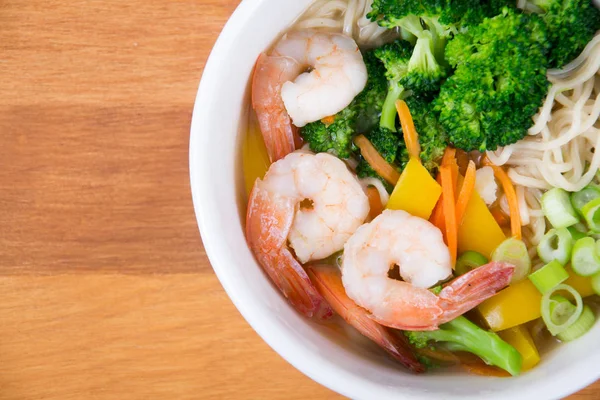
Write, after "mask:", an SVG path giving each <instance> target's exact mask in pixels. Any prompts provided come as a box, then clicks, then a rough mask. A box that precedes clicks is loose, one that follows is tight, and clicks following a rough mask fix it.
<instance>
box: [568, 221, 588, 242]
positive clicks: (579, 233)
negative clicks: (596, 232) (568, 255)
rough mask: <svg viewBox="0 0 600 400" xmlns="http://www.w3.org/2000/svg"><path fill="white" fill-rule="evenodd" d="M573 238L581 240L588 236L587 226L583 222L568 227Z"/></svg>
mask: <svg viewBox="0 0 600 400" xmlns="http://www.w3.org/2000/svg"><path fill="white" fill-rule="evenodd" d="M567 229H568V230H569V233H570V234H571V237H572V238H573V240H579V239H581V238H584V237H586V236H587V233H586V232H587V227H586V226H585V225H583V224H582V223H578V224H575V225H573V226H570V227H568V228H567Z"/></svg>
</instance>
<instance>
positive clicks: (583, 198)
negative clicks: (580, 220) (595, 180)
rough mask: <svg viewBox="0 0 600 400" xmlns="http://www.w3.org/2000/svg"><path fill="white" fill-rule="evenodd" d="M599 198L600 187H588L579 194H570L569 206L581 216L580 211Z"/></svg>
mask: <svg viewBox="0 0 600 400" xmlns="http://www.w3.org/2000/svg"><path fill="white" fill-rule="evenodd" d="M598 198H600V187H599V186H596V185H588V186H586V187H584V188H583V189H581V190H580V191H579V192H575V193H571V205H572V206H573V208H574V209H575V211H577V212H578V213H580V214H581V215H582V216H583V212H582V211H581V209H582V208H583V206H585V205H586V204H588V203H589V202H590V201H592V200H595V199H598Z"/></svg>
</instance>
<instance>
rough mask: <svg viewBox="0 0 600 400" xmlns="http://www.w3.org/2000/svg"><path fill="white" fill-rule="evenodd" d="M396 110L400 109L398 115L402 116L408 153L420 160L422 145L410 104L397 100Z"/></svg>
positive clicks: (403, 132) (401, 122)
mask: <svg viewBox="0 0 600 400" xmlns="http://www.w3.org/2000/svg"><path fill="white" fill-rule="evenodd" d="M396 110H397V111H398V117H400V125H402V134H403V135H404V143H406V149H407V150H408V154H409V155H410V157H411V158H417V159H419V160H420V159H421V145H420V144H419V136H418V135H417V130H416V129H415V123H414V122H413V119H412V115H410V110H409V109H408V105H406V102H405V101H404V100H396Z"/></svg>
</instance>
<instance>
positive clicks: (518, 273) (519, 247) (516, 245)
mask: <svg viewBox="0 0 600 400" xmlns="http://www.w3.org/2000/svg"><path fill="white" fill-rule="evenodd" d="M492 260H493V261H503V262H506V263H509V264H513V265H514V266H515V271H514V272H513V276H512V279H511V283H514V282H518V281H520V280H523V279H525V277H526V276H527V275H529V271H531V259H530V258H529V253H527V246H526V245H525V243H523V241H522V240H519V239H515V238H509V239H506V240H505V241H504V242H502V243H500V245H499V246H498V247H496V250H494V253H492Z"/></svg>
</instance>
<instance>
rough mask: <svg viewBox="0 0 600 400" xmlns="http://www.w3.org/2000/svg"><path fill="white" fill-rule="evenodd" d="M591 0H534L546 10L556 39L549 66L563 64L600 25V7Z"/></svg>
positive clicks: (534, 2) (549, 33) (553, 38)
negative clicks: (595, 5)
mask: <svg viewBox="0 0 600 400" xmlns="http://www.w3.org/2000/svg"><path fill="white" fill-rule="evenodd" d="M591 3H592V2H591V1H590V0H533V4H535V5H537V6H538V7H540V8H541V9H542V10H543V14H541V16H542V18H543V19H544V21H545V22H546V25H547V26H548V36H549V39H550V42H551V43H552V50H551V51H550V55H549V57H548V58H549V61H550V64H549V66H550V67H551V68H561V67H562V66H564V65H565V64H567V63H568V62H569V61H571V60H573V59H574V58H575V57H577V56H578V55H579V53H581V51H582V50H583V48H584V47H585V45H586V44H587V43H588V42H589V41H590V40H591V39H592V38H593V37H594V34H595V33H596V31H597V30H599V29H600V10H599V9H598V8H596V7H594V5H593V4H591Z"/></svg>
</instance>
